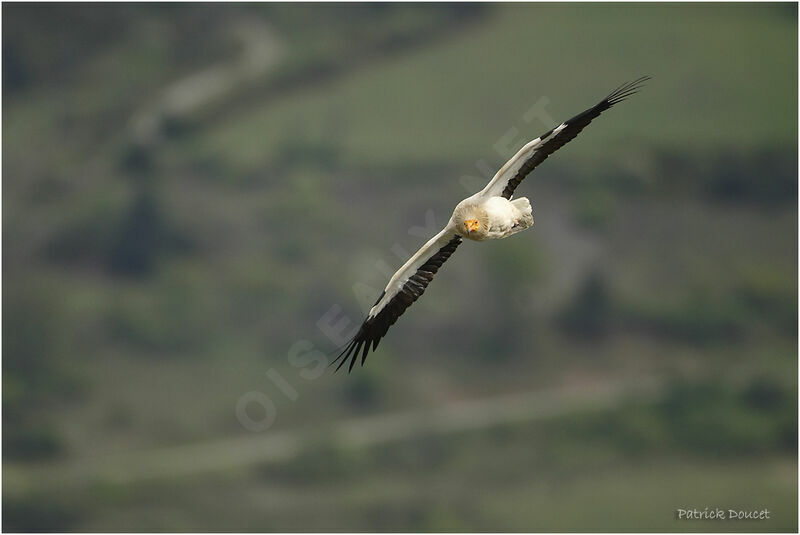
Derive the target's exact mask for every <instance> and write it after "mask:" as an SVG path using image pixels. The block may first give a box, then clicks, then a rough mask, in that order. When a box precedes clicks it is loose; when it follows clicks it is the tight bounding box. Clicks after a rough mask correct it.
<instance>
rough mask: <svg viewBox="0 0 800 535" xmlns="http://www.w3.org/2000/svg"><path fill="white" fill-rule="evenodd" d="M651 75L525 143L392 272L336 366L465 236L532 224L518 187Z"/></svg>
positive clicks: (382, 329)
mask: <svg viewBox="0 0 800 535" xmlns="http://www.w3.org/2000/svg"><path fill="white" fill-rule="evenodd" d="M649 79H650V77H649V76H643V77H642V78H639V79H637V80H634V81H633V82H628V83H625V84H622V85H621V86H619V87H618V88H617V89H615V90H614V91H612V92H611V94H610V95H608V96H607V97H606V98H604V99H603V100H601V101H600V102H598V103H597V104H595V105H594V106H592V107H591V108H589V109H588V110H586V111H584V112H583V113H579V114H578V115H576V116H575V117H573V118H572V119H569V120H567V121H564V122H563V123H561V124H560V125H558V126H557V127H555V128H553V129H552V130H550V131H549V132H546V133H544V134H542V135H541V136H539V137H538V138H536V139H534V140H533V141H531V142H530V143H528V144H526V145H525V146H524V147H522V148H521V149H520V150H519V152H517V153H516V154H515V155H514V156H513V157H512V158H511V159H510V160H509V161H508V162H506V163H505V165H503V167H501V168H500V170H499V171H498V172H497V174H496V175H495V176H494V177H493V178H492V180H490V181H489V184H487V185H486V187H485V188H483V189H482V190H481V191H479V192H478V193H476V194H475V195H472V196H471V197H467V198H466V199H464V200H463V201H461V202H460V203H458V205H457V206H456V208H455V210H453V215H452V217H451V218H450V221H448V222H447V225H446V226H445V227H444V228H443V229H442V230H441V231H440V232H439V233H438V234H437V235H436V236H434V237H433V238H431V239H430V240H429V241H428V243H426V244H425V245H423V246H422V248H420V250H419V251H417V252H416V253H415V254H414V256H412V257H411V258H410V259H409V260H408V261H407V262H406V263H405V264H403V266H402V267H401V268H400V269H398V270H397V272H396V273H395V274H394V276H392V278H391V280H390V281H389V284H387V285H386V289H385V290H384V291H383V293H382V294H381V296H380V297H379V298H378V300H377V301H376V302H375V305H374V306H373V307H372V309H371V310H370V311H369V314H367V318H366V319H365V320H364V323H362V324H361V327H360V328H359V329H358V331H357V332H356V334H355V335H354V336H353V338H352V339H350V341H349V342H348V343H347V344H346V345H345V347H344V349H343V350H342V352H341V353H339V356H338V357H336V359H335V360H334V361H333V363H332V364H336V363H337V362H339V365H338V366H337V367H336V369H337V370H338V369H339V368H341V367H342V365H344V363H345V362H348V361H349V362H350V365H349V366H348V371H350V370H352V369H353V365H354V364H355V362H356V360H357V359H358V356H359V354H360V355H361V364H362V365H363V364H364V361H365V360H366V358H367V353H368V352H369V350H370V346H371V347H372V350H373V351H375V349H376V348H377V347H378V342H380V340H381V338H383V337H384V335H385V334H386V332H387V331H388V330H389V327H391V326H392V325H393V324H394V322H396V321H397V318H399V317H400V316H401V315H402V314H403V312H405V310H406V309H407V308H408V307H409V306H411V304H412V303H413V302H414V301H416V300H417V298H418V297H419V296H421V295H422V294H423V292H425V288H427V287H428V284H429V283H430V282H431V280H433V276H434V275H435V274H436V272H437V271H439V268H440V267H442V264H443V263H444V262H445V261H446V260H447V259H448V258H450V255H452V254H453V252H454V251H455V250H456V248H458V246H459V245H460V244H461V242H462V240H463V239H464V238H467V239H470V240H474V241H483V240H492V239H501V238H507V237H508V236H511V235H512V234H516V233H517V232H520V231H522V230H525V229H526V228H529V227H531V226H532V225H533V215H532V214H531V203H530V202H529V201H528V199H526V198H525V197H520V198H518V199H513V200H512V196H513V194H514V190H515V189H516V188H517V186H519V184H520V182H522V180H523V179H524V178H525V177H526V176H527V175H528V174H529V173H530V172H531V171H533V170H534V169H535V168H536V166H537V165H539V164H540V163H542V162H543V161H544V160H545V159H547V157H548V156H550V155H551V154H552V153H554V152H555V151H557V150H558V149H560V148H561V147H562V146H563V145H564V144H565V143H568V142H569V141H571V140H572V139H573V138H574V137H575V136H577V135H578V134H579V133H580V132H581V130H583V129H584V127H586V125H588V124H589V123H590V122H592V120H593V119H594V118H595V117H597V116H599V115H600V114H601V113H602V112H604V111H605V110H607V109H609V108H611V107H612V106H613V105H614V104H617V103H619V102H622V101H623V100H625V99H626V98H627V97H629V96H631V95H633V94H634V93H636V92H637V91H638V90H639V89H640V88H641V87H642V84H643V83H644V82H646V81H647V80H649Z"/></svg>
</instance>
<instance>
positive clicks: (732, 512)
mask: <svg viewBox="0 0 800 535" xmlns="http://www.w3.org/2000/svg"><path fill="white" fill-rule="evenodd" d="M769 513H770V511H769V509H755V510H753V509H720V508H718V507H714V508H711V507H706V508H705V509H676V510H675V516H676V518H677V519H678V520H769V518H770V517H769Z"/></svg>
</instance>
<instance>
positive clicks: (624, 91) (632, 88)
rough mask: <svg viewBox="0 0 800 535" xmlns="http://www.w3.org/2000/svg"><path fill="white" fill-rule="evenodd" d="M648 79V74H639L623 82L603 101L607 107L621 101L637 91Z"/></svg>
mask: <svg viewBox="0 0 800 535" xmlns="http://www.w3.org/2000/svg"><path fill="white" fill-rule="evenodd" d="M648 80H650V76H641V77H639V78H637V79H636V80H633V81H632V82H625V83H624V84H622V85H621V86H619V87H618V88H616V89H615V90H614V91H612V92H611V93H610V94H609V95H608V96H607V97H606V98H605V100H604V101H603V102H604V103H607V104H608V106H609V107H610V106H613V105H614V104H617V103H619V102H622V101H623V100H625V99H626V98H628V97H630V96H631V95H634V94H636V93H638V92H639V90H640V89H641V88H642V87H644V83H645V82H647V81H648Z"/></svg>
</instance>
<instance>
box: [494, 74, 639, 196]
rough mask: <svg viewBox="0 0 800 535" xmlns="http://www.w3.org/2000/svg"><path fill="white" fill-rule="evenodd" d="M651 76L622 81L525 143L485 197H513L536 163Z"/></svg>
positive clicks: (500, 172) (496, 178)
mask: <svg viewBox="0 0 800 535" xmlns="http://www.w3.org/2000/svg"><path fill="white" fill-rule="evenodd" d="M649 79H650V77H649V76H643V77H641V78H639V79H638V80H634V81H633V82H628V83H625V84H622V85H621V86H619V87H618V88H617V89H615V90H614V91H612V92H611V94H610V95H608V96H607V97H606V98H604V99H603V100H601V101H600V102H598V103H597V104H595V105H594V106H592V107H591V108H589V109H588V110H586V111H584V112H583V113H580V114H578V115H576V116H575V117H573V118H572V119H570V120H568V121H564V122H563V123H561V124H560V125H558V126H557V127H555V128H553V129H552V130H550V131H549V132H546V133H544V134H542V135H541V136H539V137H538V138H536V139H534V140H533V141H531V142H530V143H528V144H527V145H525V146H524V147H522V148H521V149H520V150H519V152H517V154H515V155H514V156H513V157H512V158H511V159H510V160H509V161H508V162H506V163H505V165H503V167H501V168H500V170H499V171H498V172H497V174H496V175H494V178H492V180H491V181H490V182H489V184H488V185H487V186H486V187H485V188H484V189H483V190H482V191H481V193H480V194H481V195H483V196H486V197H500V196H502V197H505V198H506V199H510V198H511V196H512V195H513V194H514V190H515V189H516V187H517V186H518V185H519V183H520V182H522V179H523V178H525V177H526V176H527V175H528V173H530V172H531V171H533V169H534V168H535V167H536V166H537V165H539V164H540V163H542V162H543V161H545V160H546V159H547V157H548V156H550V155H551V154H553V153H554V152H555V151H557V150H558V149H560V148H561V147H563V146H564V145H565V144H566V143H568V142H569V141H572V139H573V138H574V137H575V136H577V135H578V134H580V132H581V130H583V129H584V128H585V127H586V126H587V125H588V124H589V123H591V122H592V119H594V118H595V117H598V116H599V115H600V114H601V113H602V112H604V111H606V110H607V109H609V108H610V107H611V106H613V105H614V104H617V103H618V102H622V101H623V100H625V99H626V98H628V97H629V96H631V95H633V94H634V93H636V92H637V91H638V90H639V89H640V88H641V87H642V84H643V83H644V82H646V81H647V80H649Z"/></svg>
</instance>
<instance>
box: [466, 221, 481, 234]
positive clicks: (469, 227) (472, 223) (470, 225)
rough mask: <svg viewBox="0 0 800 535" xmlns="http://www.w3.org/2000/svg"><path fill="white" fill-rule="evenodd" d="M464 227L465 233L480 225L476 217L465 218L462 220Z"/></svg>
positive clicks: (474, 229)
mask: <svg viewBox="0 0 800 535" xmlns="http://www.w3.org/2000/svg"><path fill="white" fill-rule="evenodd" d="M464 227H465V228H466V229H467V234H469V233H471V232H474V231H476V230H478V229H479V228H480V227H481V225H480V223H478V220H477V219H467V220H466V221H464Z"/></svg>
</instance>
